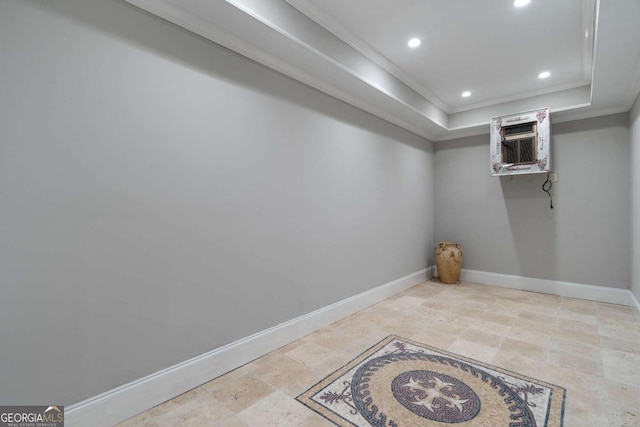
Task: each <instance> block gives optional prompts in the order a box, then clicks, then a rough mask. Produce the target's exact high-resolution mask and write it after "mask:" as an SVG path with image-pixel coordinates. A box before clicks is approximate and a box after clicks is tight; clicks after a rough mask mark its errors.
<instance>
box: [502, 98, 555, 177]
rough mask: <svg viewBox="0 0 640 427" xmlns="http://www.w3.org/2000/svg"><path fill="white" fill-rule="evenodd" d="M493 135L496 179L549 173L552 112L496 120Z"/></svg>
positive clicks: (545, 110)
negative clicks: (497, 177) (507, 176)
mask: <svg viewBox="0 0 640 427" xmlns="http://www.w3.org/2000/svg"><path fill="white" fill-rule="evenodd" d="M490 135H491V175H492V176H505V175H521V174H529V173H546V172H549V169H550V167H551V159H550V157H549V155H550V152H551V150H550V145H551V119H550V117H549V108H542V109H539V110H533V111H527V112H524V113H518V114H511V115H508V116H502V117H494V118H492V119H491V132H490Z"/></svg>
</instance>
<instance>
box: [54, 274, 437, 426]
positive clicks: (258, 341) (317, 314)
mask: <svg viewBox="0 0 640 427" xmlns="http://www.w3.org/2000/svg"><path fill="white" fill-rule="evenodd" d="M431 277H432V269H431V268H426V269H423V270H420V271H418V272H415V273H413V274H410V275H408V276H405V277H402V278H400V279H397V280H394V281H393V282H389V283H387V284H384V285H382V286H378V287H377V288H374V289H371V290H369V291H366V292H363V293H361V294H358V295H354V296H352V297H350V298H347V299H344V300H342V301H338V302H337V303H334V304H331V305H329V306H326V307H323V308H321V309H318V310H316V311H313V312H311V313H309V314H305V315H304V316H300V317H298V318H295V319H293V320H289V321H287V322H284V323H282V324H280V325H277V326H274V327H272V328H269V329H266V330H264V331H261V332H258V333H256V334H254V335H251V336H249V337H247V338H243V339H241V340H238V341H235V342H233V343H231V344H228V345H225V346H223V347H220V348H217V349H215V350H213V351H210V352H208V353H205V354H202V355H200V356H197V357H194V358H193V359H190V360H187V361H184V362H182V363H179V364H177V365H174V366H171V367H169V368H166V369H163V370H162V371H158V372H155V373H153V374H151V375H149V376H146V377H144V378H141V379H139V380H136V381H133V382H131V383H129V384H125V385H123V386H120V387H118V388H115V389H113V390H110V391H107V392H105V393H103V394H100V395H98V396H95V397H92V398H90V399H87V400H84V401H82V402H80V403H77V404H74V405H71V406H69V407H67V408H65V421H66V425H67V426H69V427H73V426H89V425H90V426H111V425H114V424H116V423H119V422H121V421H124V420H126V419H128V418H130V417H132V416H134V415H136V414H139V413H140V412H143V411H145V410H147V409H150V408H153V407H154V406H156V405H158V404H160V403H162V402H165V401H167V400H169V399H171V398H173V397H175V396H178V395H180V394H182V393H184V392H186V391H189V390H191V389H193V388H195V387H197V386H199V385H201V384H204V383H206V382H208V381H211V380H212V379H214V378H216V377H218V376H220V375H222V374H224V373H226V372H229V371H231V370H233V369H235V368H238V367H240V366H242V365H244V364H245V363H248V362H250V361H252V360H254V359H257V358H258V357H260V356H263V355H265V354H267V353H270V352H272V351H273V350H276V349H278V348H280V347H282V346H284V345H286V344H289V343H291V342H293V341H295V340H297V339H300V338H302V337H304V336H306V335H308V334H310V333H312V332H314V331H317V330H318V329H321V328H323V327H325V326H328V325H330V324H331V323H333V322H336V321H338V320H340V319H343V318H345V317H347V316H350V315H352V314H354V313H356V312H358V311H360V310H363V309H365V308H367V307H369V306H371V305H373V304H377V303H378V302H380V301H383V300H385V299H387V298H389V297H391V296H393V295H395V294H397V293H398V292H401V291H403V290H405V289H408V288H410V287H412V286H415V285H417V284H420V283H422V282H424V281H425V280H427V279H430V278H431Z"/></svg>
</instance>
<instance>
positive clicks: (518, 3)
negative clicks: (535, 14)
mask: <svg viewBox="0 0 640 427" xmlns="http://www.w3.org/2000/svg"><path fill="white" fill-rule="evenodd" d="M529 3H531V0H514V2H513V5H514V6H515V7H522V6H526V5H528V4H529Z"/></svg>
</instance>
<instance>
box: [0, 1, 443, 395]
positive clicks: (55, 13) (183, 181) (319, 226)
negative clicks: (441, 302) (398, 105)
mask: <svg viewBox="0 0 640 427" xmlns="http://www.w3.org/2000/svg"><path fill="white" fill-rule="evenodd" d="M0 40H2V42H1V44H0V93H1V94H2V95H1V96H2V98H1V99H2V101H1V102H0V117H1V119H0V120H2V124H1V126H0V271H1V272H2V274H1V276H0V280H1V282H2V283H1V289H2V298H0V347H1V351H0V402H2V403H4V404H10V403H14V404H35V403H43V402H56V403H62V404H71V403H74V402H78V401H80V400H82V399H84V398H87V397H90V396H93V395H96V394H98V393H101V392H104V391H106V390H109V389H111V388H113V387H116V386H119V385H121V384H124V383H127V382H129V381H132V380H135V379H138V378H140V377H142V376H144V375H147V374H149V373H152V372H154V371H157V370H159V369H162V368H165V367H168V366H170V365H172V364H175V363H177V362H180V361H183V360H186V359H188V358H190V357H193V356H196V355H199V354H202V353H204V352H206V351H209V350H212V349H214V348H217V347H219V346H221V345H224V344H227V343H229V342H232V341H235V340H237V339H240V338H242V337H245V336H248V335H250V334H252V333H255V332H257V331H260V330H263V329H265V328H268V327H270V326H273V325H276V324H279V323H281V322H283V321H286V320H289V319H292V318H295V317H297V316H300V315H302V314H305V313H308V312H310V311H312V310H315V309H318V308H320V307H323V306H326V305H328V304H331V303H333V302H335V301H339V300H341V299H344V298H346V297H349V296H351V295H354V294H357V293H360V292H363V291H366V290H368V289H371V288H373V287H375V286H378V285H381V284H384V283H387V282H389V281H391V280H394V279H397V278H399V277H402V276H404V275H407V274H409V273H413V272H415V271H418V270H420V269H422V268H424V267H425V266H427V265H431V264H432V263H433V260H432V259H431V257H432V255H431V251H432V248H433V245H434V237H433V205H432V203H433V193H434V190H433V185H434V183H433V176H434V173H433V157H434V155H433V147H432V144H431V143H430V142H428V141H426V140H424V139H422V138H419V137H417V136H415V135H412V134H410V133H408V132H406V131H403V130H401V129H399V128H397V127H395V126H393V125H390V124H388V123H386V122H383V121H381V120H379V119H377V118H375V117H373V116H370V115H368V114H366V113H363V112H362V111H360V110H357V109H355V108H352V107H350V106H348V105H346V104H344V103H341V102H339V101H337V100H335V99H333V98H331V97H329V96H326V95H324V94H322V93H319V92H317V91H315V90H313V89H311V88H309V87H307V86H304V85H302V84H300V83H298V82H295V81H292V80H290V79H288V78H286V77H284V76H282V75H280V74H278V73H275V72H273V71H271V70H268V69H266V68H264V67H262V66H260V65H257V64H255V63H253V62H251V61H248V60H246V59H244V58H242V57H240V56H238V55H236V54H233V53H231V52H229V51H227V50H225V49H223V48H220V47H218V46H216V45H214V44H212V43H209V42H206V41H204V40H202V39H200V38H198V37H196V36H193V35H191V34H189V33H187V32H185V31H183V30H180V29H178V28H176V27H174V26H172V25H170V24H168V23H166V22H164V21H161V20H158V19H155V18H153V17H151V16H149V15H147V14H145V13H143V12H141V11H139V10H137V9H135V8H134V7H132V6H129V5H127V4H126V3H124V2H121V1H115V0H65V1H60V0H55V1H23V0H20V1H17V0H14V1H2V2H0Z"/></svg>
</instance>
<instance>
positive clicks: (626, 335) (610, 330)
mask: <svg viewBox="0 0 640 427" xmlns="http://www.w3.org/2000/svg"><path fill="white" fill-rule="evenodd" d="M598 331H599V333H600V335H601V336H603V337H609V338H615V339H618V340H625V341H632V342H636V343H640V331H637V330H635V329H632V330H626V329H624V328H620V327H616V326H606V325H599V326H598Z"/></svg>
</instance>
